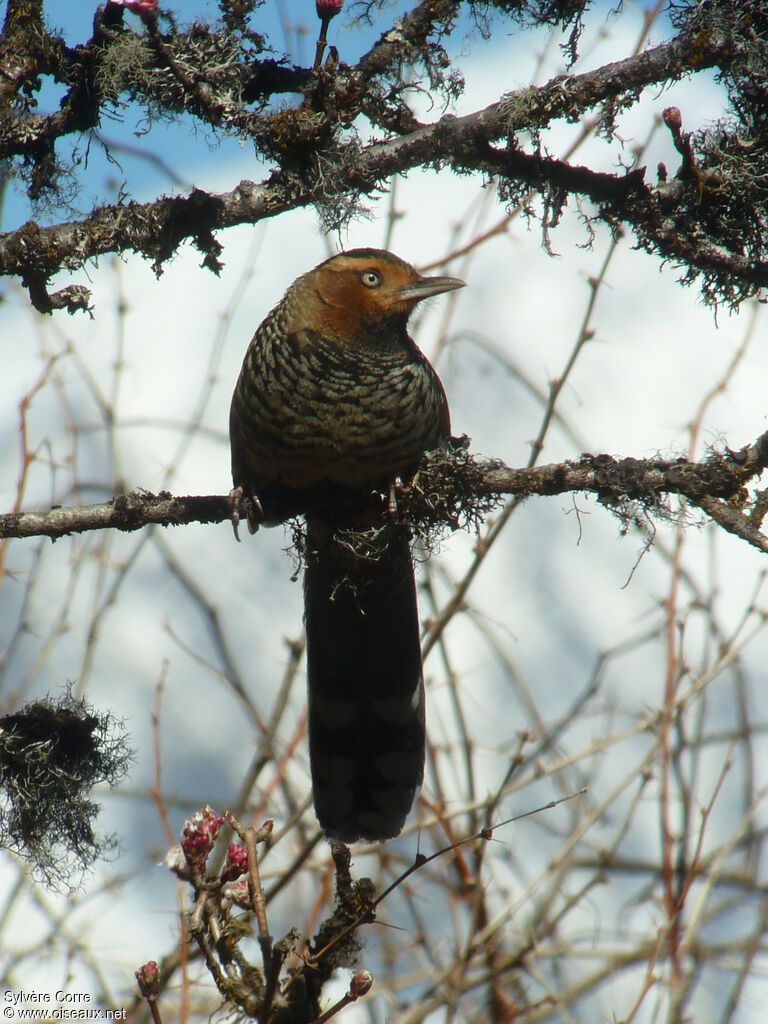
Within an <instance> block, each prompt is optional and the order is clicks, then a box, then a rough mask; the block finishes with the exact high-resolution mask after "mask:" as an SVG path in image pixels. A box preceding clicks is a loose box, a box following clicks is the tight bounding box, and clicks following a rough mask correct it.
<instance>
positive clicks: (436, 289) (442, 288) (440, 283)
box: [397, 277, 467, 302]
mask: <svg viewBox="0 0 768 1024" xmlns="http://www.w3.org/2000/svg"><path fill="white" fill-rule="evenodd" d="M466 284H467V282H466V281H462V280H460V278H458V277H422V278H419V280H418V281H414V282H413V283H412V284H407V285H405V287H403V288H401V289H400V290H399V292H398V295H397V297H398V298H399V299H401V300H402V301H403V302H420V301H421V299H428V298H429V297H430V295H441V294H442V293H443V292H452V291H454V290H455V289H456V288H465V287H466Z"/></svg>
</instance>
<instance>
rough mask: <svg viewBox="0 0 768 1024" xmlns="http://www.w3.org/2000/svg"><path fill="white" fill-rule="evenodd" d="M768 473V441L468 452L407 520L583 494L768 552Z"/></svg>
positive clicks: (0, 521)
mask: <svg viewBox="0 0 768 1024" xmlns="http://www.w3.org/2000/svg"><path fill="white" fill-rule="evenodd" d="M766 467H768V431H766V433H765V434H763V435H762V436H761V437H759V438H758V439H757V440H756V441H755V442H754V444H751V445H748V446H746V447H745V448H742V449H741V450H740V451H738V452H732V451H730V450H726V452H725V453H711V454H710V455H709V456H708V457H707V458H705V459H703V460H702V461H700V462H689V461H687V460H686V459H682V458H681V459H634V458H625V459H615V458H613V457H612V456H610V455H582V456H581V458H579V459H578V460H576V461H569V462H563V463H554V464H550V465H546V466H537V467H535V468H532V469H513V468H510V467H509V466H505V465H504V464H503V463H501V462H498V461H489V460H481V459H475V458H473V457H472V456H470V455H468V454H467V453H466V452H464V451H461V450H459V451H454V452H446V453H444V452H431V453H428V454H427V455H426V456H425V457H424V459H423V460H422V464H421V466H420V468H419V471H418V473H417V474H416V476H415V477H414V479H413V480H412V481H411V483H410V484H409V485H408V487H406V488H405V489H404V490H403V491H402V492H401V493H400V495H399V496H398V507H399V509H400V513H401V514H403V515H405V516H407V517H408V518H409V519H410V520H412V521H413V522H414V523H415V524H416V525H417V528H422V527H423V528H424V529H426V530H429V529H432V528H435V527H441V526H443V527H444V526H448V527H452V528H456V527H458V526H462V525H467V524H468V523H472V522H477V520H478V519H479V518H480V517H481V516H482V515H483V514H484V513H485V512H487V511H488V509H489V508H490V507H491V506H492V504H493V503H494V502H496V501H498V500H500V499H501V498H502V497H504V496H514V497H517V498H525V497H530V496H532V495H536V494H538V495H555V494H564V493H567V492H573V493H578V492H584V493H591V494H595V495H596V496H597V499H598V501H599V502H600V503H601V504H603V505H605V506H606V507H608V508H610V509H611V510H612V511H613V512H615V513H617V514H618V515H619V516H620V517H621V518H622V519H625V520H626V519H630V518H633V517H634V516H635V515H636V514H637V512H638V511H639V510H642V511H643V512H645V513H646V514H647V515H649V516H651V517H653V516H655V517H659V518H662V519H663V518H670V517H671V516H672V512H671V511H670V509H669V508H668V507H667V506H665V504H664V501H663V499H664V498H665V497H667V496H669V495H679V496H681V497H684V498H685V499H686V500H687V501H688V503H690V504H691V505H694V506H696V507H697V508H700V509H701V510H702V511H704V512H705V513H706V514H707V515H708V516H709V517H710V518H712V519H713V520H715V521H716V522H717V523H718V524H719V525H720V526H722V527H723V528H724V529H726V530H728V531H729V532H731V533H734V534H736V535H737V536H739V537H741V538H742V539H743V540H746V541H747V542H748V543H749V544H751V545H752V546H753V547H756V548H758V549H759V550H761V551H765V552H768V536H766V535H765V534H763V533H761V531H760V528H761V526H762V521H763V518H764V516H765V514H766V511H767V510H768V503H767V502H766V498H765V494H764V492H760V491H757V492H755V494H754V495H751V494H750V493H749V492H748V490H747V486H746V485H747V484H748V483H749V482H750V481H754V480H756V479H757V478H759V476H760V474H761V473H762V472H763V470H764V469H766ZM230 518H231V504H230V501H229V498H228V497H227V496H218V495H213V496H202V497H200V496H193V497H174V496H173V495H171V494H169V493H168V492H162V493H161V494H158V495H155V494H151V493H150V492H148V491H142V490H138V491H132V492H131V493H129V494H122V495H118V496H117V497H115V498H112V499H111V500H110V501H108V502H105V503H103V504H99V505H87V506H82V507H79V508H75V507H73V508H53V509H50V510H46V511H38V512H20V513H16V514H8V515H2V516H0V537H1V538H8V537H19V538H20V537H51V539H54V540H55V539H56V538H57V537H63V536H66V535H67V534H71V533H84V532H87V531H90V530H100V529H116V530H124V531H133V530H138V529H141V528H142V527H144V526H150V525H160V526H179V525H182V524H186V523H193V522H199V523H221V522H225V521H227V520H229V519H230Z"/></svg>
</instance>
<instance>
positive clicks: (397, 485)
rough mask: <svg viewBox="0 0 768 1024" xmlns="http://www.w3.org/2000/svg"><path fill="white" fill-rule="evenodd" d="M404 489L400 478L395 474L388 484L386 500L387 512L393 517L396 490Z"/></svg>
mask: <svg viewBox="0 0 768 1024" xmlns="http://www.w3.org/2000/svg"><path fill="white" fill-rule="evenodd" d="M404 490H405V487H404V486H403V481H402V478H401V477H399V476H396V477H395V479H394V480H393V481H392V483H391V484H390V485H389V500H388V501H387V512H388V513H389V515H390V516H391V517H392V518H393V519H395V518H396V516H397V492H398V491H404Z"/></svg>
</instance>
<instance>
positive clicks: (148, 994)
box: [136, 960, 160, 999]
mask: <svg viewBox="0 0 768 1024" xmlns="http://www.w3.org/2000/svg"><path fill="white" fill-rule="evenodd" d="M136 981H137V982H138V983H139V992H141V994H142V995H143V996H144V998H145V999H157V996H158V993H159V992H160V971H159V970H158V969H157V963H156V962H155V961H154V960H147V962H146V963H145V964H144V965H143V966H141V967H140V968H139V969H138V971H136Z"/></svg>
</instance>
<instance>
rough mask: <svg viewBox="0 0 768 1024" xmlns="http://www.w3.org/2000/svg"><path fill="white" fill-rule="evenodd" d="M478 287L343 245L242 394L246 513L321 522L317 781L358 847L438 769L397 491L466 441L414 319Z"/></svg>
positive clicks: (314, 529)
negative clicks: (459, 291)
mask: <svg viewBox="0 0 768 1024" xmlns="http://www.w3.org/2000/svg"><path fill="white" fill-rule="evenodd" d="M464 284H465V282H464V281H461V280H459V279H458V278H454V277H427V276H422V275H421V274H420V273H419V272H418V271H417V270H416V269H414V267H413V266H411V265H410V264H409V263H406V262H405V261H404V260H402V259H400V258H399V257H397V256H395V255H394V254H393V253H391V252H388V251H385V250H381V249H372V248H362V249H350V250H347V251H345V252H341V253H338V254H336V255H334V256H331V257H330V258H329V259H327V260H325V261H324V262H322V263H320V264H319V265H318V266H316V267H315V268H314V269H313V270H310V271H309V272H308V273H305V274H303V275H302V276H301V277H298V278H297V279H296V280H295V281H294V282H293V284H292V285H291V286H290V287H289V288H288V290H287V292H286V293H285V295H284V297H283V298H282V300H281V301H280V302H279V303H278V304H277V305H276V306H275V307H274V309H273V310H272V311H271V312H270V313H269V314H268V315H267V316H266V318H265V319H264V320H263V322H262V323H261V325H260V326H259V327H258V329H257V330H256V333H255V334H254V336H253V339H252V340H251V342H250V345H249V347H248V350H247V352H246V355H245V358H244V360H243V365H242V369H241V371H240V375H239V377H238V380H237V384H236V386H235V390H234V394H233V396H232V404H231V409H230V423H229V433H230V446H231V455H232V480H233V485H234V487H233V491H232V495H233V496H234V497H233V502H234V508H233V519H234V521H235V524H236V523H237V517H238V511H237V506H238V500H239V499H242V497H243V496H246V497H248V498H249V499H251V501H250V509H251V511H250V512H249V520H248V524H249V527H250V529H251V530H252V531H253V530H255V529H256V528H258V525H259V523H264V524H265V525H274V524H277V523H280V522H285V521H286V520H288V519H290V518H293V517H295V516H302V515H303V516H304V517H305V519H306V542H305V558H304V561H305V570H304V621H305V627H306V637H307V700H308V737H309V760H310V773H311V778H312V793H313V801H314V807H315V814H316V817H317V819H318V821H319V823H320V826H321V828H322V829H323V831H324V832H325V834H326V836H327V837H328V838H329V839H331V840H340V841H341V842H344V843H351V842H355V841H357V840H366V841H369V842H383V841H385V840H388V839H392V838H394V837H395V836H397V835H399V833H400V832H401V831H402V828H403V825H404V823H405V820H406V818H407V816H408V814H409V812H410V810H411V807H412V805H413V801H414V797H415V794H416V790H417V789H418V788H419V786H420V785H421V783H422V781H423V775H424V760H425V711H424V681H423V671H422V661H421V643H420V633H419V618H418V607H417V598H416V584H415V576H414V567H413V559H412V556H411V550H410V540H411V535H410V531H409V528H408V526H407V524H403V523H399V522H398V521H397V517H396V516H393V515H392V508H391V504H392V502H391V499H390V501H389V502H386V503H385V502H383V500H382V495H387V494H394V495H395V500H396V491H395V490H394V486H395V484H396V483H397V482H398V481H401V480H403V479H407V478H408V477H409V476H410V475H412V474H413V473H414V472H415V470H416V468H417V466H418V463H419V461H420V459H421V456H422V455H423V454H424V453H425V452H427V451H430V450H432V449H436V448H441V447H442V448H444V447H447V446H448V444H449V441H450V437H451V423H450V414H449V410H448V402H447V398H446V394H445V390H444V388H443V385H442V383H441V381H440V378H439V377H438V375H437V373H436V371H435V370H434V369H433V367H432V366H431V364H430V363H429V361H428V360H427V358H426V356H425V355H424V354H423V353H422V352H421V350H420V349H419V348H418V347H417V345H416V343H415V342H414V341H413V339H412V338H411V336H410V335H409V333H408V319H409V317H410V315H411V313H412V312H413V310H414V309H415V307H416V306H417V304H418V303H419V302H421V301H422V300H424V299H426V298H429V297H430V296H434V295H439V294H441V293H443V292H448V291H452V290H454V289H456V288H461V287H463V286H464ZM383 505H386V507H384V508H383V507H382V506H383ZM368 536H371V537H372V538H374V540H373V542H372V550H370V551H367V550H361V544H360V543H359V539H360V537H363V538H365V537H368ZM350 538H357V539H358V542H357V543H355V542H354V541H353V540H351V539H350ZM362 547H364V545H362Z"/></svg>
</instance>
